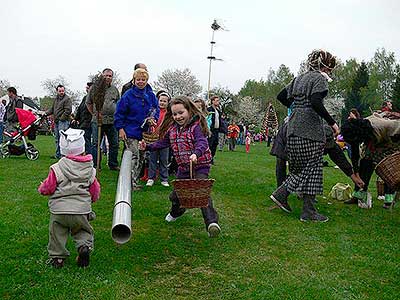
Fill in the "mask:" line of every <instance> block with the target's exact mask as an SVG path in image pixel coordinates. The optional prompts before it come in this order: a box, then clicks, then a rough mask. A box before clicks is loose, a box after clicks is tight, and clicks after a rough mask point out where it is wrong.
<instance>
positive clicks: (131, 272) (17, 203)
mask: <svg viewBox="0 0 400 300" xmlns="http://www.w3.org/2000/svg"><path fill="white" fill-rule="evenodd" d="M34 144H35V145H36V146H37V147H38V148H39V149H40V151H41V157H40V158H39V160H38V161H34V162H32V161H28V160H27V159H26V158H25V157H23V156H20V157H11V158H8V159H5V160H0V229H1V234H0V297H2V299H395V298H397V297H398V294H399V292H400V288H399V282H398V280H399V278H400V271H399V270H400V265H399V263H400V255H399V253H398V250H399V242H398V241H399V233H400V226H399V225H400V224H399V223H400V217H399V208H395V209H394V210H393V211H392V212H390V211H386V210H383V209H382V208H381V202H379V201H378V200H375V201H374V207H373V208H372V209H371V210H362V209H359V208H357V207H355V206H345V205H343V204H342V203H339V202H335V201H332V200H330V199H328V198H325V197H322V196H321V197H319V198H318V200H319V202H318V209H319V210H320V211H321V212H322V213H324V214H326V215H328V216H329V217H330V221H329V222H328V223H324V224H315V223H301V222H300V221H299V220H298V218H299V215H300V211H301V203H300V201H299V200H297V198H296V197H295V196H291V197H290V204H291V206H292V208H293V210H294V211H293V213H292V214H286V213H284V212H282V211H280V210H278V209H273V210H270V209H269V208H270V207H271V206H272V202H271V201H269V200H268V196H269V195H270V193H271V192H272V191H273V190H274V188H275V176H274V166H275V165H274V158H273V157H271V156H270V155H269V154H268V153H267V150H266V147H265V144H262V145H259V144H257V145H255V146H252V148H251V153H250V154H248V155H247V154H246V153H245V152H244V147H242V146H239V147H238V149H237V151H236V152H217V157H216V166H215V167H213V168H212V172H211V177H212V178H215V179H216V183H215V186H214V189H213V199H214V204H215V207H216V209H217V210H218V213H219V215H220V225H221V228H222V234H221V235H220V236H219V237H218V238H216V239H209V238H208V237H207V233H206V231H205V229H204V225H203V220H202V217H201V213H200V211H199V210H198V209H195V210H190V211H188V212H187V213H186V214H185V215H184V216H183V217H182V218H180V219H178V220H177V221H176V222H175V223H173V224H166V222H165V221H164V216H165V214H166V213H167V212H168V209H169V205H170V204H169V200H168V194H169V191H170V189H168V188H165V187H162V186H161V185H160V184H159V183H158V182H157V184H156V185H155V186H153V187H152V188H145V189H144V190H143V191H140V192H134V194H133V195H132V202H133V213H132V218H133V220H132V231H133V236H132V239H131V240H130V241H129V242H128V243H127V244H125V245H122V246H118V245H116V244H115V243H114V242H113V241H112V239H111V235H110V228H111V222H112V211H113V204H114V197H115V191H116V182H117V176H118V174H117V173H116V172H111V171H109V170H108V169H107V167H106V166H105V165H103V171H102V173H101V177H100V181H101V185H102V195H101V198H100V200H99V201H98V202H97V203H95V204H94V205H93V209H94V210H95V211H96V214H97V219H96V220H95V221H93V222H92V225H93V227H94V230H95V251H94V252H93V254H92V257H91V264H90V267H89V268H88V269H85V270H82V269H80V268H78V267H77V266H76V263H75V256H76V251H75V249H74V245H73V243H72V242H71V241H69V243H68V247H69V249H70V251H71V257H70V258H69V259H68V260H67V261H66V265H65V267H64V268H63V269H61V270H55V269H53V268H51V267H50V266H49V265H47V264H46V261H47V249H46V247H47V241H48V236H47V235H48V219H49V212H48V208H47V198H46V197H43V196H40V195H39V194H38V193H37V191H36V189H37V186H38V185H39V183H40V181H41V180H43V179H44V178H45V177H46V176H47V173H48V167H49V165H50V164H51V163H53V162H54V161H53V160H51V159H50V158H49V157H50V155H53V152H54V143H53V139H52V137H44V136H39V137H38V140H37V141H35V142H34ZM331 165H332V164H331ZM337 182H344V183H350V180H349V179H348V178H347V177H345V176H344V175H343V174H342V173H340V171H339V170H337V169H334V168H332V167H328V168H324V187H325V189H324V194H325V195H327V194H328V192H329V190H330V188H331V187H332V186H333V185H334V184H335V183H337ZM373 185H374V184H371V191H372V193H373V195H375V187H374V186H373ZM375 198H376V197H375Z"/></svg>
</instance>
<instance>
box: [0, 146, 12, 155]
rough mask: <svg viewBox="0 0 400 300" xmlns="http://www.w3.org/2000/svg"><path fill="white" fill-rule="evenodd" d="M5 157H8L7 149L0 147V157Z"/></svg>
mask: <svg viewBox="0 0 400 300" xmlns="http://www.w3.org/2000/svg"><path fill="white" fill-rule="evenodd" d="M7 157H10V152H9V151H8V149H7V147H0V158H7Z"/></svg>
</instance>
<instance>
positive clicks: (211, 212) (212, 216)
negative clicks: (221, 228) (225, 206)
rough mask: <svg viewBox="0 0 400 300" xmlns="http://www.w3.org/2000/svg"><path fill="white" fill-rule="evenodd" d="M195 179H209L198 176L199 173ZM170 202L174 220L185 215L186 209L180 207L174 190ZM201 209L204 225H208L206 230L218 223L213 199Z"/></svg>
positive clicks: (205, 176) (204, 176) (203, 175)
mask: <svg viewBox="0 0 400 300" xmlns="http://www.w3.org/2000/svg"><path fill="white" fill-rule="evenodd" d="M195 177H196V178H197V179H206V178H208V176H207V175H205V174H198V173H196V174H195ZM185 178H186V177H185ZM185 178H178V179H185ZM186 179H187V178H186ZM169 200H170V201H171V203H172V206H171V211H170V214H171V216H172V217H174V218H177V217H180V216H182V215H183V214H184V213H185V211H186V209H185V208H181V207H180V203H179V199H178V195H177V194H176V192H175V190H173V191H172V193H171V194H170V195H169ZM200 209H201V213H202V215H203V219H204V224H205V225H206V230H207V228H208V225H210V224H211V223H218V213H217V211H216V210H215V209H214V206H213V202H212V199H211V197H210V198H209V199H208V206H207V207H202V208H200Z"/></svg>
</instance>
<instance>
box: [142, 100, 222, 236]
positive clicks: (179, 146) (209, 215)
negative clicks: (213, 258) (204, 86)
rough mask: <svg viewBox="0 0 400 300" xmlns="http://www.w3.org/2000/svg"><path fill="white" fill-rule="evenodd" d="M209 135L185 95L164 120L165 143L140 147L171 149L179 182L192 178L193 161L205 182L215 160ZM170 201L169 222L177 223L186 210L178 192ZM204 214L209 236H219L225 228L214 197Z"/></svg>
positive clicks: (169, 108)
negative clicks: (216, 208) (208, 139)
mask: <svg viewBox="0 0 400 300" xmlns="http://www.w3.org/2000/svg"><path fill="white" fill-rule="evenodd" d="M208 134H209V130H208V126H207V121H206V119H205V117H204V115H203V114H202V113H201V112H200V111H199V110H198V108H197V107H196V105H195V104H194V103H193V102H192V101H191V100H190V99H189V98H188V97H184V96H181V97H176V98H174V99H173V100H171V102H170V103H169V105H168V108H167V112H166V114H165V117H164V121H163V123H162V124H161V126H160V137H161V140H159V141H157V142H155V143H152V144H150V145H146V143H145V142H144V141H141V142H140V147H141V149H142V150H150V151H155V150H158V149H163V148H167V147H171V149H172V151H173V153H174V156H175V159H176V162H177V164H178V172H177V175H176V177H177V179H188V178H190V170H189V164H190V161H191V162H193V164H194V174H195V177H196V178H198V179H205V178H208V173H209V172H210V166H211V158H212V157H211V152H210V148H209V147H208V142H207V136H208ZM169 199H170V201H171V202H172V206H171V211H170V212H169V213H168V214H167V216H166V217H165V220H166V221H167V222H173V221H175V220H176V219H177V218H178V217H180V216H182V215H183V214H184V212H185V209H184V208H181V207H180V203H179V199H178V196H177V194H176V192H175V190H174V191H172V193H171V194H170V196H169ZM201 212H202V214H203V218H204V223H205V225H206V230H207V232H208V235H209V237H216V236H218V234H219V233H220V231H221V228H220V227H219V225H218V213H217V211H216V210H215V209H214V207H213V204H212V200H211V198H210V199H209V200H208V206H207V207H203V208H201Z"/></svg>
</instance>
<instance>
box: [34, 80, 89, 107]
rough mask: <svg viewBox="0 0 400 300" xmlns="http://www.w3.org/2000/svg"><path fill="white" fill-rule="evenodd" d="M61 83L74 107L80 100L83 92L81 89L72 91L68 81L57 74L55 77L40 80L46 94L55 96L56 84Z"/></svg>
mask: <svg viewBox="0 0 400 300" xmlns="http://www.w3.org/2000/svg"><path fill="white" fill-rule="evenodd" d="M59 84H61V85H63V86H64V87H65V94H67V95H68V97H70V98H71V101H72V105H73V106H74V107H76V106H78V105H79V103H80V102H81V100H82V96H83V93H82V92H81V91H73V90H72V89H71V88H70V83H69V82H68V81H67V79H65V77H64V76H62V75H59V76H58V77H56V78H55V79H46V80H44V81H42V83H41V86H42V87H43V89H44V90H45V92H46V93H47V95H46V96H49V97H52V98H55V97H57V86H58V85H59Z"/></svg>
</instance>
